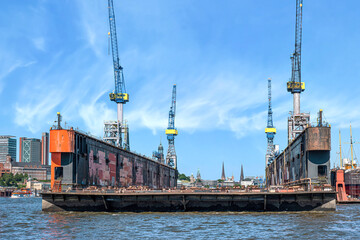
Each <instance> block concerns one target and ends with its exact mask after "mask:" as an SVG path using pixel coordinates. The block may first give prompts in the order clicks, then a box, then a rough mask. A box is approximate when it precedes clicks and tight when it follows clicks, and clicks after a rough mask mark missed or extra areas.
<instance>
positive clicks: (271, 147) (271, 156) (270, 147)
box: [265, 78, 276, 166]
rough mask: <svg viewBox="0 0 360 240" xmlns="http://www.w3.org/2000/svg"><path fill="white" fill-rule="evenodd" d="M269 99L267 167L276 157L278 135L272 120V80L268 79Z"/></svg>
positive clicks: (266, 129) (266, 131)
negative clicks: (275, 140)
mask: <svg viewBox="0 0 360 240" xmlns="http://www.w3.org/2000/svg"><path fill="white" fill-rule="evenodd" d="M268 99H269V107H268V118H267V126H266V128H265V133H266V138H267V150H266V156H265V160H266V166H267V165H268V164H270V163H271V162H272V161H273V159H274V157H275V146H274V137H275V134H276V128H275V127H274V124H273V118H272V114H273V112H272V108H271V78H269V79H268Z"/></svg>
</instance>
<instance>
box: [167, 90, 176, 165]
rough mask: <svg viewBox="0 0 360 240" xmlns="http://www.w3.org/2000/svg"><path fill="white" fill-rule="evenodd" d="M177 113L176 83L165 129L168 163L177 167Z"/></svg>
mask: <svg viewBox="0 0 360 240" xmlns="http://www.w3.org/2000/svg"><path fill="white" fill-rule="evenodd" d="M175 113H176V85H174V86H173V90H172V98H171V106H170V111H169V124H168V128H167V129H166V131H165V134H166V135H167V139H168V145H169V146H168V152H167V154H166V164H168V165H170V166H172V167H174V168H175V169H176V168H177V156H176V152H175V143H174V140H175V136H176V135H178V130H177V129H176V128H175Z"/></svg>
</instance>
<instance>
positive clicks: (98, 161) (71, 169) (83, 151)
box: [50, 113, 177, 191]
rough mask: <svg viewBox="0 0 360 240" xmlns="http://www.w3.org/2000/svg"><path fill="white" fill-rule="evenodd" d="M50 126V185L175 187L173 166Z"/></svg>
mask: <svg viewBox="0 0 360 240" xmlns="http://www.w3.org/2000/svg"><path fill="white" fill-rule="evenodd" d="M60 123H61V115H60V113H58V126H54V127H53V128H52V129H50V152H51V186H52V189H53V190H54V191H56V190H59V189H60V186H66V187H88V186H111V187H130V186H147V187H149V188H153V189H162V188H173V187H176V182H177V171H176V169H174V168H172V167H170V166H168V165H166V164H163V163H160V162H158V161H155V160H153V159H151V158H148V157H145V156H143V155H140V154H137V153H134V152H130V151H128V150H125V149H123V148H120V147H117V146H114V145H113V144H110V143H108V142H105V141H103V140H101V139H97V138H96V137H93V136H89V135H87V134H85V133H82V132H80V131H76V130H74V129H73V128H70V129H63V128H62V127H61V124H60Z"/></svg>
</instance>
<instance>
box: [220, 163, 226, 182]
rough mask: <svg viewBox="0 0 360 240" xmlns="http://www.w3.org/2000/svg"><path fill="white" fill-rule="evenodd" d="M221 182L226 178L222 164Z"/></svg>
mask: <svg viewBox="0 0 360 240" xmlns="http://www.w3.org/2000/svg"><path fill="white" fill-rule="evenodd" d="M221 180H224V181H225V180H226V177H225V169H224V162H223V164H222V172H221Z"/></svg>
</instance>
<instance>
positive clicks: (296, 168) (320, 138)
mask: <svg viewBox="0 0 360 240" xmlns="http://www.w3.org/2000/svg"><path fill="white" fill-rule="evenodd" d="M330 150H331V129H330V127H308V128H306V129H305V130H304V131H303V132H302V133H301V134H300V135H299V136H298V137H297V138H295V140H294V141H293V142H291V143H290V144H289V145H288V146H287V148H285V149H284V151H283V152H282V153H281V154H280V155H279V156H277V157H276V158H275V160H274V161H273V162H272V163H271V164H269V165H268V166H267V167H266V185H267V186H268V187H269V186H274V185H283V184H286V183H289V182H293V181H297V180H300V179H309V178H310V179H311V181H312V182H313V183H320V182H321V183H330Z"/></svg>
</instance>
